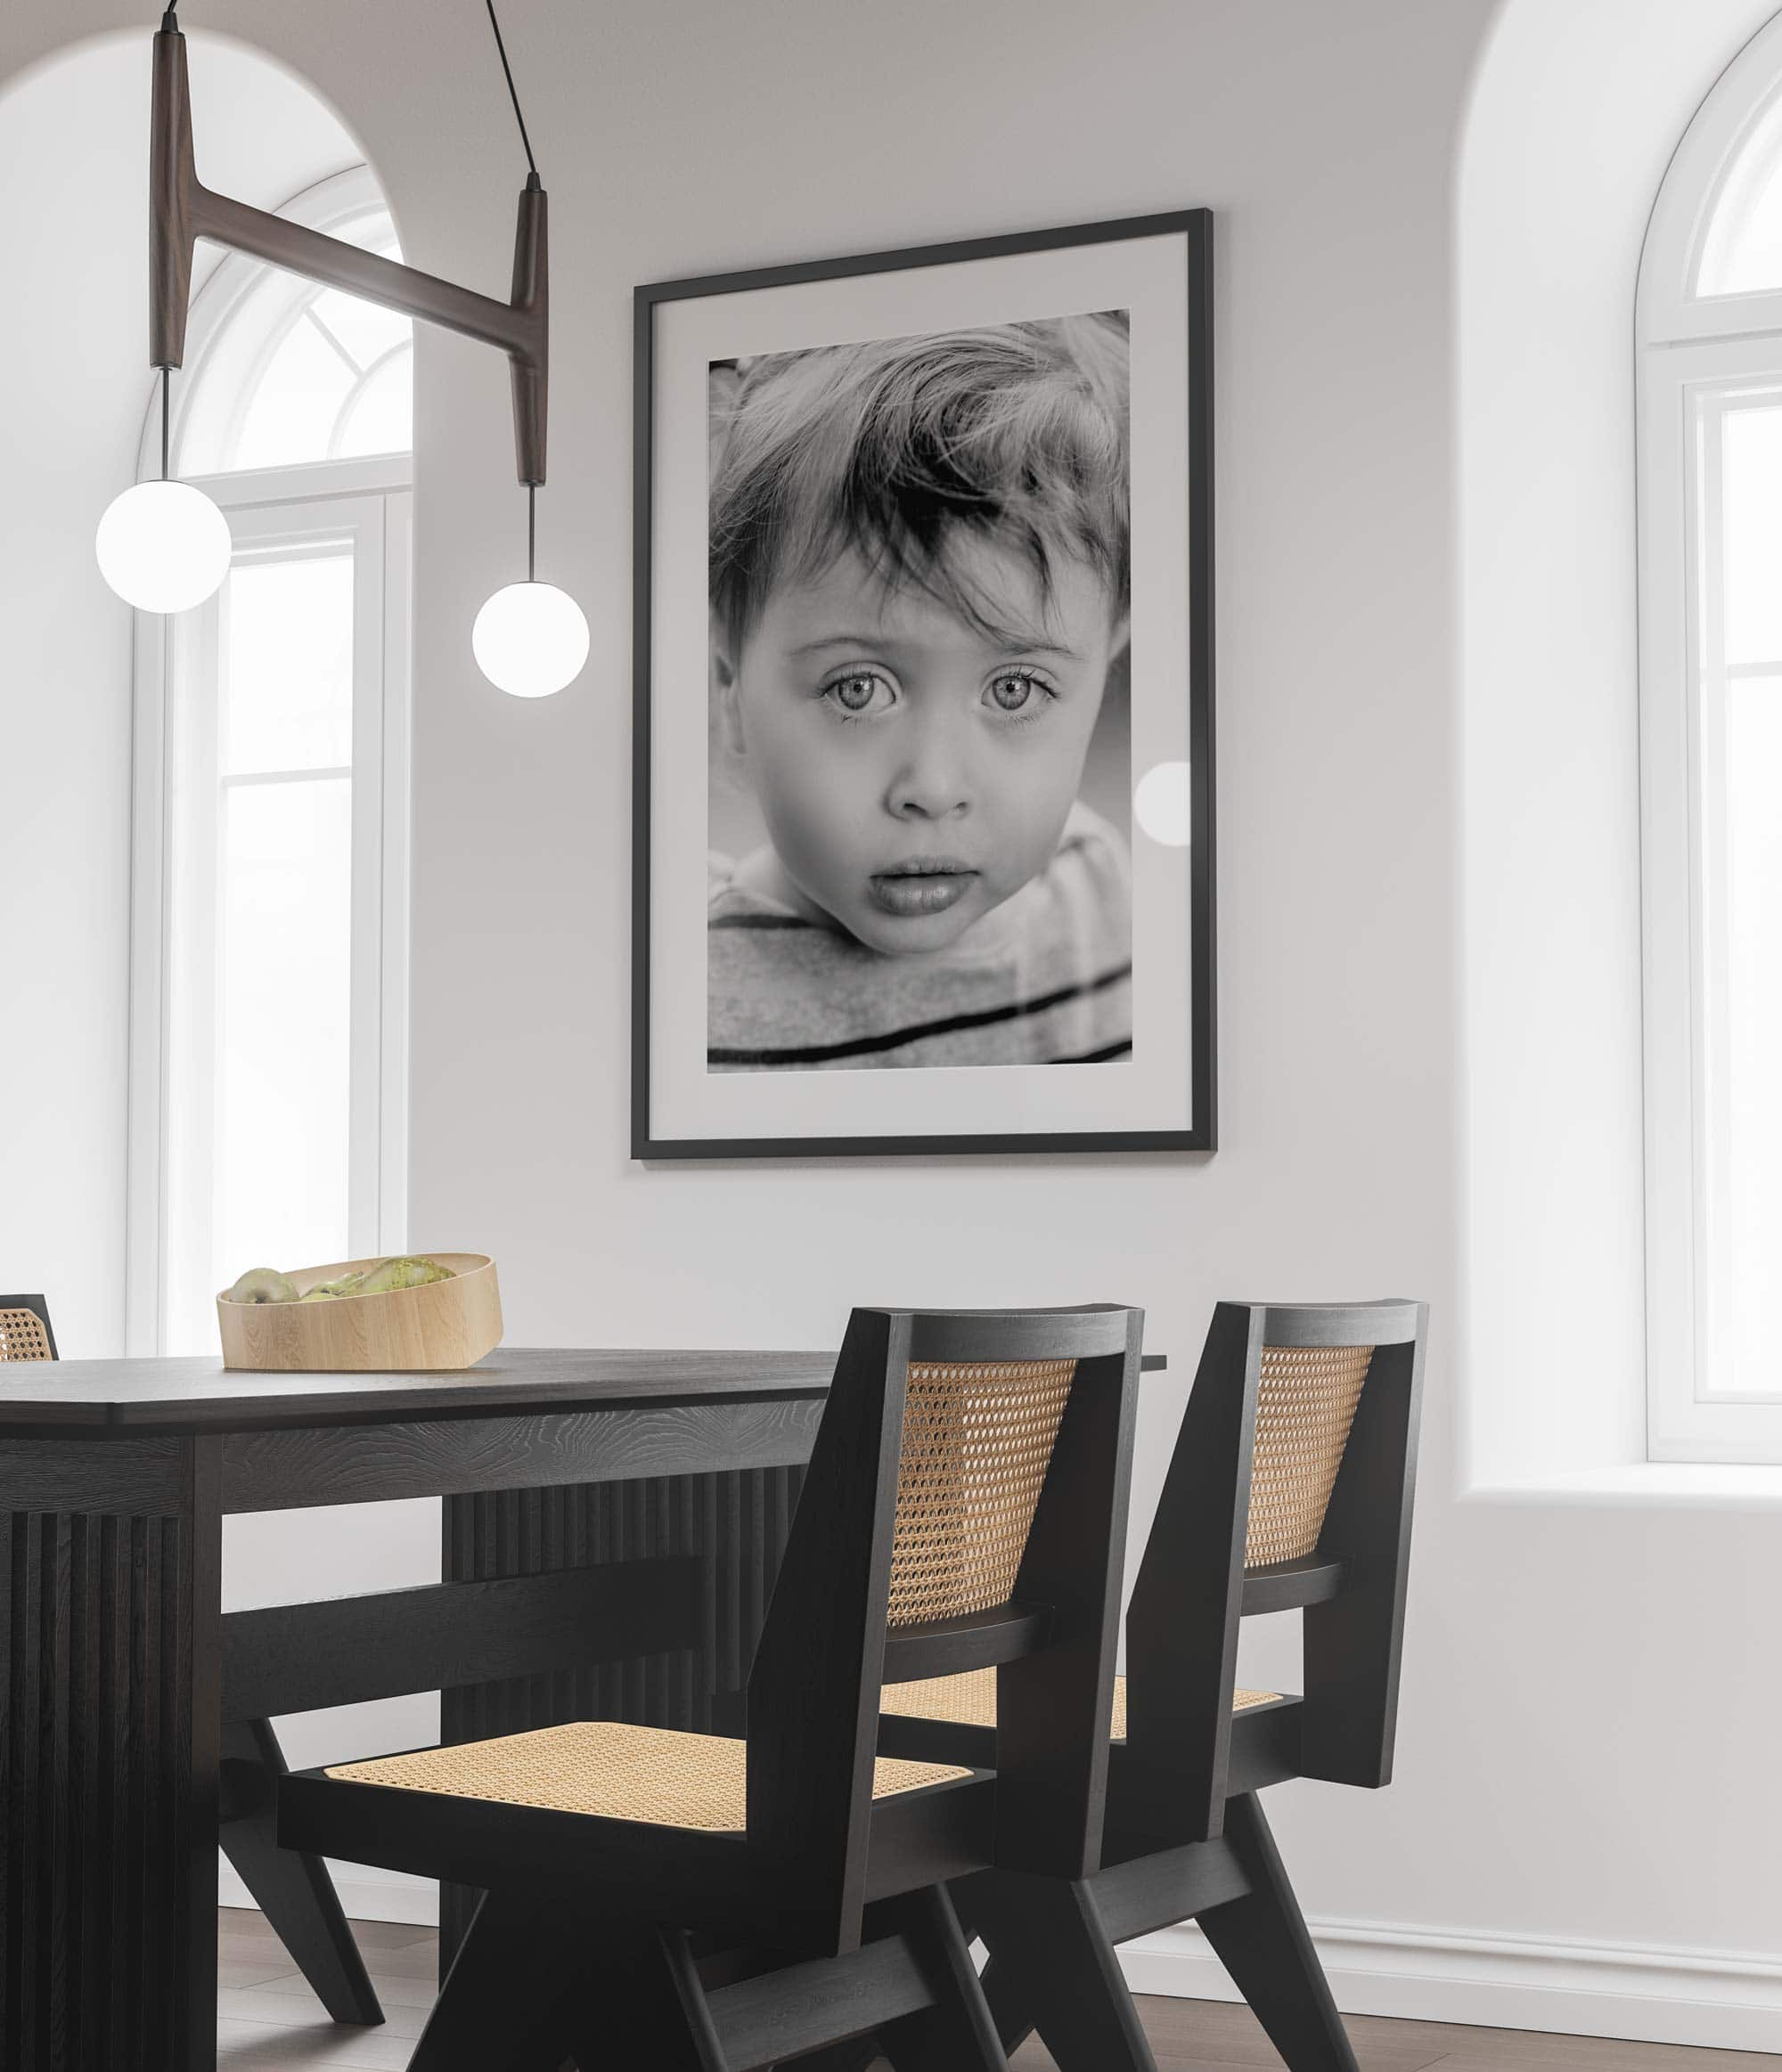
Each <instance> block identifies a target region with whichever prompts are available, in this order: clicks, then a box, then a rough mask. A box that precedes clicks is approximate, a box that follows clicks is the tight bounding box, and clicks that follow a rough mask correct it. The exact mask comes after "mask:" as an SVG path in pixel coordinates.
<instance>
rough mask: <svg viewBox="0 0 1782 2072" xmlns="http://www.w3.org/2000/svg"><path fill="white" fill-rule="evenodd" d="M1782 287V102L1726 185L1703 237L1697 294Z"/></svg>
mask: <svg viewBox="0 0 1782 2072" xmlns="http://www.w3.org/2000/svg"><path fill="white" fill-rule="evenodd" d="M1766 288H1782V102H1778V104H1777V105H1776V106H1774V107H1772V108H1771V109H1770V110H1769V112H1768V113H1767V114H1766V115H1765V116H1764V118H1763V119H1762V121H1761V122H1760V123H1758V125H1757V126H1756V127H1755V128H1754V129H1753V131H1752V133H1751V137H1750V140H1749V142H1748V143H1746V144H1745V148H1744V149H1743V151H1740V153H1739V155H1738V157H1737V159H1735V160H1734V162H1733V165H1732V167H1731V169H1730V171H1729V173H1728V174H1727V176H1726V178H1725V179H1724V180H1723V181H1722V182H1721V190H1720V194H1719V196H1718V198H1717V199H1716V200H1715V202H1714V208H1713V215H1712V216H1711V217H1710V218H1709V221H1708V227H1707V232H1706V234H1705V236H1704V239H1703V241H1702V264H1701V270H1700V273H1698V275H1697V277H1696V293H1697V294H1698V295H1750V294H1754V293H1757V292H1759V291H1761V290H1763V289H1766Z"/></svg>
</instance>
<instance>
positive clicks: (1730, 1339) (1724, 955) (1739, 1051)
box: [1709, 674, 1782, 1391]
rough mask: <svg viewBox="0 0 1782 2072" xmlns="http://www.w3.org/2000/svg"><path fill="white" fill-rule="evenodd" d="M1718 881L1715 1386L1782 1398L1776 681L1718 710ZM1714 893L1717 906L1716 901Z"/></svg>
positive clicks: (1749, 680) (1740, 690) (1758, 682)
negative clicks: (1777, 1313) (1721, 723)
mask: <svg viewBox="0 0 1782 2072" xmlns="http://www.w3.org/2000/svg"><path fill="white" fill-rule="evenodd" d="M1725 755H1726V767H1725V771H1724V785H1725V789H1724V792H1723V797H1724V799H1725V813H1726V826H1725V848H1724V858H1725V861H1724V864H1723V867H1722V869H1723V877H1724V883H1723V884H1722V885H1719V886H1716V885H1713V884H1712V882H1711V884H1710V886H1709V897H1710V912H1711V915H1717V916H1718V920H1719V926H1720V929H1721V931H1722V942H1721V944H1720V945H1718V947H1719V948H1720V950H1721V958H1720V959H1716V961H1718V962H1721V968H1722V970H1723V972H1724V986H1723V991H1722V992H1721V999H1722V1000H1723V1003H1724V1006H1723V1013H1724V1016H1725V1026H1724V1028H1723V1029H1722V1030H1721V1031H1720V1032H1718V1038H1719V1040H1717V1041H1716V1040H1713V1036H1714V1034H1715V1032H1711V1056H1712V1057H1713V1060H1714V1061H1715V1063H1716V1064H1717V1065H1719V1067H1720V1069H1721V1072H1722V1073H1724V1078H1725V1084H1724V1086H1723V1087H1722V1088H1720V1089H1715V1091H1716V1093H1717V1095H1718V1098H1715V1099H1714V1100H1713V1112H1714V1113H1716V1115H1717V1119H1718V1121H1719V1122H1720V1130H1719V1131H1718V1132H1717V1134H1718V1135H1719V1137H1720V1139H1721V1141H1720V1142H1719V1143H1718V1144H1717V1145H1716V1146H1715V1151H1716V1153H1717V1158H1716V1163H1717V1164H1718V1165H1719V1167H1720V1171H1719V1172H1718V1173H1717V1174H1716V1176H1715V1179H1716V1181H1717V1184H1716V1185H1715V1186H1714V1187H1713V1188H1712V1191H1711V1192H1712V1198H1713V1201H1714V1202H1715V1203H1716V1205H1717V1207H1718V1208H1719V1210H1720V1214H1721V1228H1716V1229H1713V1232H1712V1246H1713V1309H1714V1312H1715V1337H1716V1340H1717V1345H1716V1355H1717V1357H1716V1359H1715V1363H1714V1370H1715V1371H1714V1374H1713V1385H1714V1386H1715V1387H1716V1388H1722V1389H1737V1390H1762V1391H1778V1390H1782V1358H1778V1352H1779V1351H1782V1341H1778V1336H1777V1333H1776V1327H1775V1317H1774V1309H1775V1303H1774V1300H1773V1291H1774V1289H1775V1285H1776V1266H1777V1261H1778V1259H1782V813H1778V811H1777V804H1776V793H1777V785H1778V778H1782V674H1778V675H1776V676H1762V677H1746V678H1744V679H1742V680H1741V681H1737V682H1735V683H1732V684H1730V685H1729V687H1728V689H1727V691H1726V702H1725ZM1716 895H1718V896H1716Z"/></svg>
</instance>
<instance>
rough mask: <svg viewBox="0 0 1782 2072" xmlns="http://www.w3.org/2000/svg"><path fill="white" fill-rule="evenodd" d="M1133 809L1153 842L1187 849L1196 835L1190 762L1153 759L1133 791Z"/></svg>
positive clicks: (1173, 847)
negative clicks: (1189, 777)
mask: <svg viewBox="0 0 1782 2072" xmlns="http://www.w3.org/2000/svg"><path fill="white" fill-rule="evenodd" d="M1132 811H1133V812H1134V813H1135V814H1136V815H1137V816H1138V821H1139V825H1140V827H1141V828H1143V829H1144V831H1145V833H1146V834H1148V836H1150V838H1151V840H1152V841H1153V842H1157V843H1160V844H1162V845H1163V846H1164V847H1165V849H1186V848H1187V847H1188V845H1189V842H1191V841H1192V840H1193V838H1194V808H1193V802H1192V800H1191V798H1190V795H1189V784H1188V765H1187V763H1153V764H1152V765H1151V767H1150V768H1149V769H1148V771H1146V772H1145V774H1144V775H1143V776H1142V777H1141V778H1140V779H1139V784H1138V788H1137V790H1136V791H1134V792H1133V794H1132Z"/></svg>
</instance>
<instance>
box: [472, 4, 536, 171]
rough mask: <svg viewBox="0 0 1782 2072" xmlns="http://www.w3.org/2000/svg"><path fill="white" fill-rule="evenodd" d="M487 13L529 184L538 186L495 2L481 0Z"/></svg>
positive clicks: (529, 142) (530, 143)
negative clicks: (528, 173)
mask: <svg viewBox="0 0 1782 2072" xmlns="http://www.w3.org/2000/svg"><path fill="white" fill-rule="evenodd" d="M483 4H484V5H485V6H486V7H487V9H488V11H489V27H490V28H491V29H494V30H495V49H496V50H497V51H498V52H499V53H500V54H501V64H502V71H503V74H504V76H505V77H506V79H507V97H508V99H509V100H510V101H511V102H513V119H514V120H515V121H516V122H517V123H518V124H519V141H520V143H522V144H523V145H525V147H526V163H527V167H529V169H530V171H531V175H532V177H531V180H530V183H529V184H530V185H532V186H534V187H536V186H537V185H538V184H539V179H538V161H537V159H535V158H534V157H533V155H532V139H531V138H530V137H529V136H527V134H526V118H525V117H524V116H523V115H522V114H521V113H520V112H519V94H518V93H517V92H516V91H515V88H514V84H513V67H512V66H511V64H509V63H508V61H507V45H506V44H504V43H503V41H502V32H501V23H500V22H499V21H497V20H495V0H483Z"/></svg>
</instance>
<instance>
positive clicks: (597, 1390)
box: [0, 1346, 1164, 1439]
mask: <svg viewBox="0 0 1782 2072" xmlns="http://www.w3.org/2000/svg"><path fill="white" fill-rule="evenodd" d="M1163 1365H1164V1361H1163V1358H1162V1356H1161V1355H1160V1354H1157V1353H1148V1354H1147V1355H1146V1356H1145V1366H1146V1368H1147V1369H1148V1370H1149V1369H1152V1368H1157V1367H1161V1366H1163ZM834 1372H835V1354H834V1353H833V1352H832V1351H830V1352H750V1351H729V1350H704V1351H674V1350H663V1349H661V1348H657V1347H650V1348H644V1349H637V1350H615V1349H612V1348H609V1347H606V1346H598V1347H592V1348H587V1349H575V1348H569V1349H564V1350H549V1349H545V1348H543V1347H534V1346H501V1347H498V1348H497V1349H496V1350H495V1351H494V1352H492V1353H490V1354H489V1355H488V1357H487V1358H486V1359H483V1360H480V1361H478V1364H477V1365H476V1366H473V1367H466V1368H464V1369H463V1370H462V1372H459V1373H454V1374H413V1373H410V1374H388V1375H383V1374H380V1375H360V1374H325V1375H319V1374H301V1375H292V1374H247V1373H242V1372H239V1371H232V1370H230V1369H227V1368H225V1366H224V1365H223V1363H222V1361H221V1360H220V1359H214V1358H186V1359H66V1360H21V1361H19V1362H17V1363H16V1364H14V1363H0V1432H8V1431H10V1432H13V1433H14V1434H16V1435H18V1436H20V1437H23V1436H25V1435H26V1434H27V1433H29V1434H31V1435H33V1436H37V1437H45V1438H61V1439H82V1438H86V1439H103V1438H105V1437H106V1436H107V1435H108V1434H114V1433H121V1432H187V1433H197V1432H264V1431H272V1430H276V1429H278V1428H281V1427H290V1426H297V1425H331V1424H357V1423H370V1422H376V1423H386V1422H388V1421H390V1420H393V1419H402V1420H404V1421H407V1420H410V1419H415V1418H433V1417H481V1416H489V1415H499V1416H503V1417H524V1416H527V1415H530V1414H533V1413H535V1412H539V1411H545V1410H557V1411H562V1410H575V1409H583V1410H589V1409H619V1408H625V1407H639V1406H648V1405H659V1404H667V1403H688V1402H711V1401H715V1400H728V1399H736V1398H746V1397H751V1396H754V1397H809V1396H821V1395H822V1394H824V1393H825V1392H826V1391H828V1388H829V1385H830V1376H831V1375H833V1374H834Z"/></svg>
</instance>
